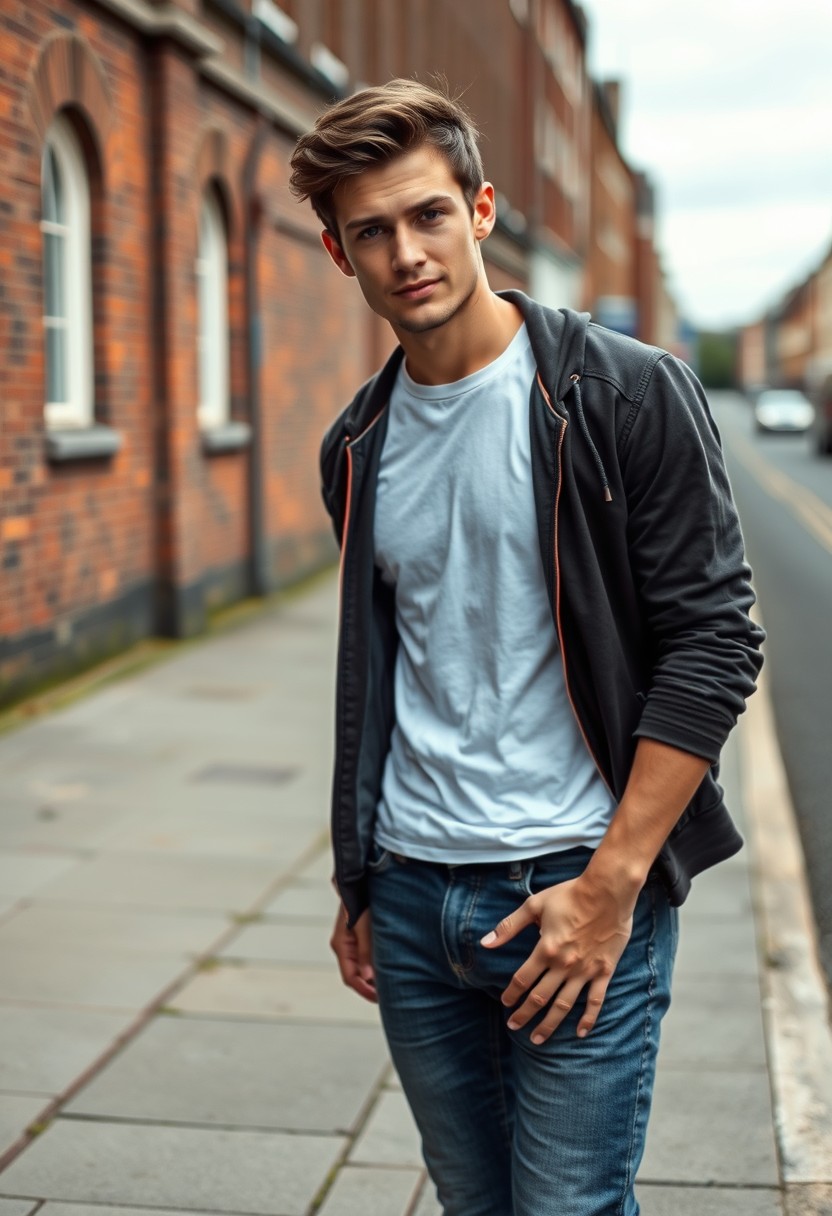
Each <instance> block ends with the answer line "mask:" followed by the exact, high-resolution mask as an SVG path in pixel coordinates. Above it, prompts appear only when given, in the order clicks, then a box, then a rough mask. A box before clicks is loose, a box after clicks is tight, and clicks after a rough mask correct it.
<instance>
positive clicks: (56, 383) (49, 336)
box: [46, 325, 69, 404]
mask: <svg viewBox="0 0 832 1216" xmlns="http://www.w3.org/2000/svg"><path fill="white" fill-rule="evenodd" d="M66 341H67V332H66V330H65V329H63V328H62V327H61V328H58V329H56V328H55V327H54V326H51V325H49V326H47V329H46V400H47V401H48V402H49V403H50V404H54V403H57V402H66V401H68V400H69V393H68V391H67V389H68V383H67V366H66Z"/></svg>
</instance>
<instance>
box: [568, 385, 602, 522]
mask: <svg viewBox="0 0 832 1216" xmlns="http://www.w3.org/2000/svg"><path fill="white" fill-rule="evenodd" d="M569 379H570V380H571V381H572V385H573V396H574V398H575V412H576V414H577V415H578V425H579V426H580V428H581V432H582V434H583V437H584V439H585V440H586V441H587V443H588V445H589V450H590V452H591V453H592V459H593V460H594V461H595V467H596V468H597V470H598V473H599V475H600V477H601V484H602V485H603V487H604V502H612V491H611V490H610V480H609V478H608V477H607V470H606V469H605V468H604V462H603V460H602V459H601V455H600V453H599V451H598V449H597V448H596V446H595V444H594V443H593V442H592V436H591V435H590V433H589V427H588V426H587V424H586V418H585V417H584V406H583V402H582V401H581V377H580V376H579V375H578V374H577V373H575V374H574V375H572V376H570V377H569Z"/></svg>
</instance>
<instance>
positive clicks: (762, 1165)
mask: <svg viewBox="0 0 832 1216" xmlns="http://www.w3.org/2000/svg"><path fill="white" fill-rule="evenodd" d="M640 1177H641V1178H643V1179H644V1180H645V1181H652V1182H664V1183H686V1182H690V1183H695V1184H697V1185H702V1184H710V1183H713V1184H719V1183H722V1184H729V1185H734V1186H755V1185H756V1186H772V1187H773V1186H777V1184H778V1181H779V1177H778V1170H777V1154H776V1149H775V1144H774V1132H773V1125H772V1113H771V1093H770V1090H769V1079H768V1076H767V1075H766V1074H765V1073H763V1072H757V1071H755V1072H739V1071H737V1070H729V1069H724V1070H723V1071H722V1072H706V1071H702V1070H695V1071H694V1070H685V1069H678V1068H662V1067H661V1066H660V1067H659V1069H658V1073H657V1076H656V1088H655V1097H654V1102H653V1113H652V1116H651V1118H650V1125H649V1127H648V1131H647V1148H646V1151H645V1154H644V1161H643V1163H642V1167H641V1173H640Z"/></svg>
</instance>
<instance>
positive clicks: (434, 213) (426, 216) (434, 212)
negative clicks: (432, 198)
mask: <svg viewBox="0 0 832 1216" xmlns="http://www.w3.org/2000/svg"><path fill="white" fill-rule="evenodd" d="M442 214H444V213H443V212H442V211H440V210H439V208H438V207H428V209H427V211H423V212H422V219H423V220H428V221H429V222H430V221H431V220H438V219H439V217H440V216H441V215H442Z"/></svg>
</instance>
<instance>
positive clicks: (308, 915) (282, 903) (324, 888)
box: [263, 882, 338, 925]
mask: <svg viewBox="0 0 832 1216" xmlns="http://www.w3.org/2000/svg"><path fill="white" fill-rule="evenodd" d="M337 911H338V896H337V895H336V894H335V891H334V889H333V888H332V886H330V885H329V884H327V883H323V882H320V883H319V882H314V883H303V884H300V883H298V884H293V885H292V886H289V887H284V888H283V890H282V891H281V892H280V894H279V895H277V896H276V897H275V898H274V899H273V900H272V901H271V903H269V904H266V905H265V906H264V908H263V913H264V915H265V916H280V917H300V918H301V919H304V920H316V921H322V922H324V923H325V924H327V925H331V924H332V922H333V921H334V920H335V913H336V912H337Z"/></svg>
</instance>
